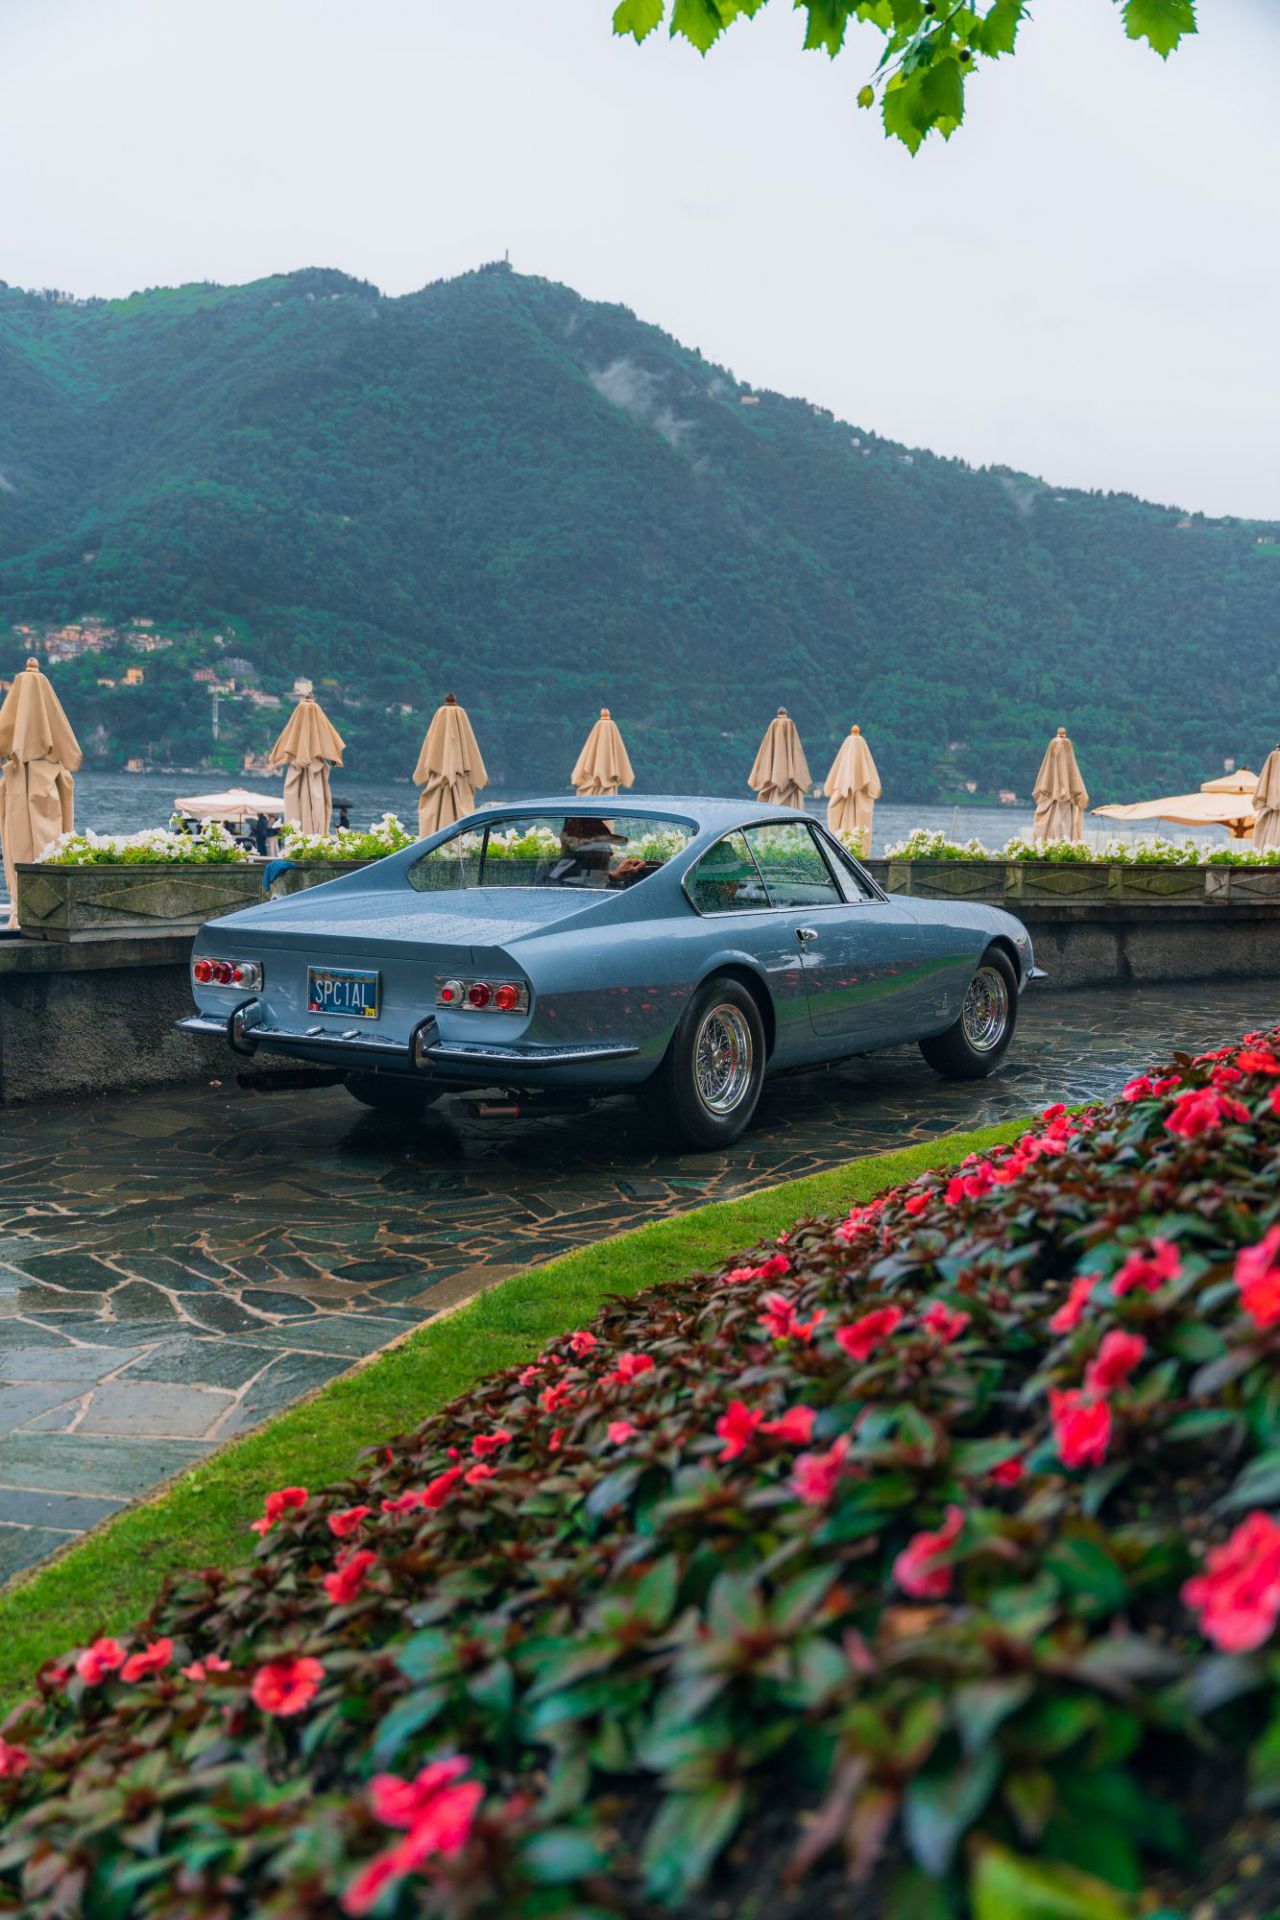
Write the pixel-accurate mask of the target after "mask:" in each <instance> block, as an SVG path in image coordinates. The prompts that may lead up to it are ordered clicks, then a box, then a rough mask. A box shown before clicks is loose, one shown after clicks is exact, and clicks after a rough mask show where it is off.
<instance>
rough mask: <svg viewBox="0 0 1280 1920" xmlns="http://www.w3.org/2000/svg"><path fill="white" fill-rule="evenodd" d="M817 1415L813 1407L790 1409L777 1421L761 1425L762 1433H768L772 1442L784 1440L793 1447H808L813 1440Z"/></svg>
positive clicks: (765, 1422) (767, 1421) (781, 1414)
mask: <svg viewBox="0 0 1280 1920" xmlns="http://www.w3.org/2000/svg"><path fill="white" fill-rule="evenodd" d="M817 1417H818V1416H817V1414H816V1413H815V1412H814V1410H813V1408H812V1407H788V1408H787V1410H786V1412H785V1413H780V1414H779V1415H778V1418H777V1419H776V1420H765V1421H763V1422H762V1423H761V1427H760V1431H761V1433H767V1434H768V1436H769V1438H770V1439H771V1440H784V1441H785V1442H786V1444H787V1445H788V1446H791V1447H807V1446H808V1444H809V1442H810V1440H811V1439H812V1438H813V1423H814V1421H815V1420H816V1419H817Z"/></svg>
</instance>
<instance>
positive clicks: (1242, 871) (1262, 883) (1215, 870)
mask: <svg viewBox="0 0 1280 1920" xmlns="http://www.w3.org/2000/svg"><path fill="white" fill-rule="evenodd" d="M1204 892H1205V898H1206V900H1211V901H1213V902H1214V903H1215V904H1216V905H1222V904H1224V903H1225V904H1229V905H1230V906H1233V907H1274V906H1275V905H1276V904H1277V902H1280V867H1206V868H1205V870H1204Z"/></svg>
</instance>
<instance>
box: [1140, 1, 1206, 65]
mask: <svg viewBox="0 0 1280 1920" xmlns="http://www.w3.org/2000/svg"><path fill="white" fill-rule="evenodd" d="M1124 30H1125V32H1126V33H1127V34H1128V36H1129V38H1130V39H1131V40H1145V41H1146V42H1147V44H1148V45H1149V46H1150V47H1151V48H1152V50H1153V52H1155V53H1158V54H1159V55H1160V58H1161V59H1162V60H1167V59H1168V58H1169V55H1170V54H1171V53H1172V52H1173V50H1174V48H1175V47H1176V46H1177V45H1178V43H1179V41H1180V40H1182V39H1183V37H1184V36H1185V35H1186V34H1189V33H1194V32H1195V30H1196V8H1195V0H1124Z"/></svg>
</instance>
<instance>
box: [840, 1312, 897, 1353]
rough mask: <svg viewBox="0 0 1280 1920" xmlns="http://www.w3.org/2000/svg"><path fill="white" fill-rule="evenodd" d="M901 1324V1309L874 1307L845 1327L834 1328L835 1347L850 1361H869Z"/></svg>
mask: <svg viewBox="0 0 1280 1920" xmlns="http://www.w3.org/2000/svg"><path fill="white" fill-rule="evenodd" d="M901 1324H902V1308H901V1307H874V1308H873V1309H872V1311H871V1312H870V1313H864V1314H863V1316H862V1318H861V1319H860V1320H854V1321H852V1322H851V1323H850V1325H848V1326H847V1327H837V1328H836V1345H837V1346H838V1347H840V1348H841V1349H842V1351H843V1352H845V1353H847V1354H848V1356H849V1358H850V1359H851V1360H858V1361H862V1360H869V1359H870V1357H871V1355H872V1354H873V1353H874V1352H875V1350H876V1348H877V1347H880V1346H883V1345H884V1343H885V1341H886V1340H888V1339H889V1338H890V1336H891V1335H892V1334H893V1333H894V1332H895V1330H896V1329H897V1328H898V1327H899V1326H900V1325H901Z"/></svg>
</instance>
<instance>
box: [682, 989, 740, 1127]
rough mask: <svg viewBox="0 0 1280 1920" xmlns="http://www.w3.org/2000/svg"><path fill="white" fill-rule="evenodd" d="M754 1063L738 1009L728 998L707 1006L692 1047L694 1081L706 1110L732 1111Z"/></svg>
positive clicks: (713, 1111)
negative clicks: (717, 1003) (715, 1004)
mask: <svg viewBox="0 0 1280 1920" xmlns="http://www.w3.org/2000/svg"><path fill="white" fill-rule="evenodd" d="M754 1065H755V1046H754V1043H753V1041H752V1038H751V1028H750V1027H749V1025H748V1024H747V1021H746V1018H745V1017H744V1015H743V1014H742V1012H741V1010H740V1009H739V1008H737V1007H735V1006H733V1005H732V1004H731V1003H729V1002H728V1001H722V1002H721V1003H720V1004H719V1005H717V1006H713V1007H709V1008H708V1009H707V1011H706V1013H705V1014H704V1015H703V1016H702V1023H701V1025H700V1026H699V1028H698V1035H697V1039H696V1040H695V1041H694V1047H693V1077H694V1085H695V1086H696V1088H697V1092H698V1099H699V1100H700V1101H701V1103H702V1105H703V1106H704V1107H705V1108H706V1110H707V1112H708V1113H713V1114H728V1113H732V1112H733V1111H734V1109H735V1107H738V1106H740V1105H741V1104H742V1102H743V1100H744V1099H745V1098H746V1096H747V1093H748V1091H749V1089H750V1087H751V1083H752V1071H753V1068H754Z"/></svg>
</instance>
